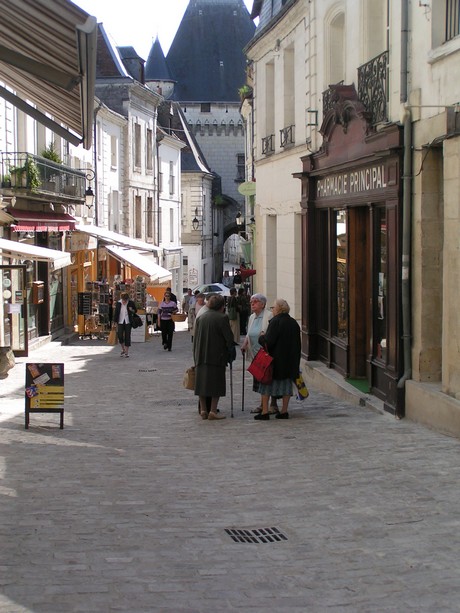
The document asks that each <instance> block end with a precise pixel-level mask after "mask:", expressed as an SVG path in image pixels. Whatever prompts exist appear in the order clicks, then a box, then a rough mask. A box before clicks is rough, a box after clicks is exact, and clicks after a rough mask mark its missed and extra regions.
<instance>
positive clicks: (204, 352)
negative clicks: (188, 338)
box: [193, 295, 236, 420]
mask: <svg viewBox="0 0 460 613" xmlns="http://www.w3.org/2000/svg"><path fill="white" fill-rule="evenodd" d="M207 307H208V310H207V312H206V313H203V315H201V316H200V317H198V318H197V319H196V321H195V334H194V337H193V357H194V360H195V396H198V397H199V399H200V409H201V410H200V415H201V418H202V419H210V420H212V419H225V415H221V414H220V413H218V411H217V404H218V402H219V398H220V397H221V396H225V393H226V387H225V369H226V366H227V364H231V363H232V362H233V361H234V359H235V357H236V351H235V343H234V340H233V333H232V330H231V328H230V323H229V320H228V317H227V315H226V314H225V313H224V310H225V299H224V297H223V296H220V295H214V296H211V298H210V299H209V301H208V303H207ZM232 391H233V390H232ZM209 396H210V397H211V407H210V410H209V412H208V409H207V407H206V398H207V397H209Z"/></svg>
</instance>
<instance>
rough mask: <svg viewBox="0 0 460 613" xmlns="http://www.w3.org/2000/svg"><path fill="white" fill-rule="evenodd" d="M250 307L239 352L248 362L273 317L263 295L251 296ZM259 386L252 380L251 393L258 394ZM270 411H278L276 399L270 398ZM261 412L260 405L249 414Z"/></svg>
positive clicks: (257, 348)
mask: <svg viewBox="0 0 460 613" xmlns="http://www.w3.org/2000/svg"><path fill="white" fill-rule="evenodd" d="M250 306H251V316H250V317H249V321H248V328H247V333H246V338H245V339H244V341H243V344H242V345H241V351H242V353H245V352H246V354H247V356H248V360H249V362H250V361H252V360H253V359H254V356H255V355H256V353H257V352H258V351H259V349H260V344H259V336H260V335H261V334H262V333H264V332H265V331H266V330H267V328H268V324H269V322H270V319H271V318H272V317H273V315H272V313H271V311H269V310H268V309H267V308H266V306H267V298H266V296H264V295H263V294H254V295H252V296H251V299H250ZM259 385H260V383H259V382H258V381H257V380H256V379H254V381H253V385H252V391H253V392H256V393H259ZM270 411H271V413H272V414H273V413H276V412H277V411H278V407H277V405H276V398H272V402H271V406H270ZM261 412H262V404H260V406H258V407H257V408H256V409H253V410H252V411H251V413H261Z"/></svg>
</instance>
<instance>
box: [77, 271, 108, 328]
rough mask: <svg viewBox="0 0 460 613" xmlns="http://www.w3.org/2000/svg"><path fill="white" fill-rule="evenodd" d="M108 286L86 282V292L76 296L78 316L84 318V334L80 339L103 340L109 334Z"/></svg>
mask: <svg viewBox="0 0 460 613" xmlns="http://www.w3.org/2000/svg"><path fill="white" fill-rule="evenodd" d="M109 302H110V289H109V284H108V283H105V282H101V281H88V282H87V283H86V291H85V292H80V293H79V294H78V314H79V315H83V316H84V318H85V323H84V332H83V334H81V335H80V338H81V339H83V338H85V337H89V338H97V339H99V340H104V339H105V338H106V336H107V334H108V332H109V327H110V321H109Z"/></svg>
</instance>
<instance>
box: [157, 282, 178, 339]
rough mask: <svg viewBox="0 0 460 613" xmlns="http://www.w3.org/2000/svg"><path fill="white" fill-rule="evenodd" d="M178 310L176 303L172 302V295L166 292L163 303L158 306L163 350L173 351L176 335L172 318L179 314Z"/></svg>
mask: <svg viewBox="0 0 460 613" xmlns="http://www.w3.org/2000/svg"><path fill="white" fill-rule="evenodd" d="M177 311H178V308H177V304H176V302H174V301H173V300H171V294H170V293H169V292H168V291H166V292H165V295H164V298H163V300H162V302H160V304H159V306H158V324H159V326H160V330H161V342H162V344H163V349H164V350H165V351H166V350H168V351H171V349H172V341H173V335H174V329H175V326H174V321H173V319H172V316H173V314H174V313H177Z"/></svg>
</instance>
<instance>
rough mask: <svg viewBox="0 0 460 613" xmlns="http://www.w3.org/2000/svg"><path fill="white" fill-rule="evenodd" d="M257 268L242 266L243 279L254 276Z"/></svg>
mask: <svg viewBox="0 0 460 613" xmlns="http://www.w3.org/2000/svg"><path fill="white" fill-rule="evenodd" d="M256 272H257V271H256V270H254V269H253V268H240V274H241V278H242V279H243V281H246V279H247V278H248V277H252V275H255V274H256Z"/></svg>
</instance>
